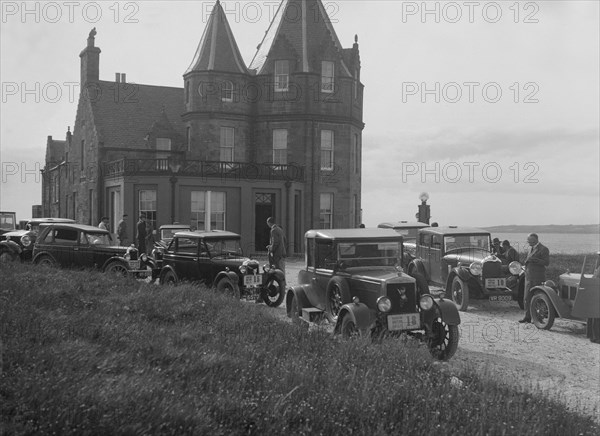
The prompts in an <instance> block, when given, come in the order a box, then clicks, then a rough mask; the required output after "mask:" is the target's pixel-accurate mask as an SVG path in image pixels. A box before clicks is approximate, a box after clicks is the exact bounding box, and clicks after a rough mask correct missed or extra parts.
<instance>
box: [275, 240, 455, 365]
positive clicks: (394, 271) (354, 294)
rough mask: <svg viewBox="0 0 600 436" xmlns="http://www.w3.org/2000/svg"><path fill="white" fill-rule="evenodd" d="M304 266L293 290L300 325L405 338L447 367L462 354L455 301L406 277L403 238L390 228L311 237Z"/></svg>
mask: <svg viewBox="0 0 600 436" xmlns="http://www.w3.org/2000/svg"><path fill="white" fill-rule="evenodd" d="M305 237H306V266H305V267H304V268H303V269H302V270H301V271H300V272H299V274H298V283H299V285H298V286H294V287H292V288H290V289H288V292H287V295H286V307H287V313H288V316H289V317H291V318H292V319H293V320H294V321H295V322H296V323H303V322H312V321H316V320H319V319H321V318H323V316H322V315H324V317H325V318H326V319H327V320H328V321H329V322H330V323H332V324H334V326H335V327H334V332H335V333H336V334H342V335H343V336H346V337H348V336H354V335H357V334H360V335H368V336H371V337H381V336H385V335H388V334H392V335H396V334H400V333H407V334H410V335H412V336H415V337H417V338H419V339H421V340H423V341H425V342H426V343H427V345H428V346H429V349H430V351H431V353H432V355H433V356H434V357H436V358H438V359H440V360H447V359H449V358H450V357H452V355H453V354H454V353H455V352H456V349H457V347H458V335H459V333H458V324H459V323H460V316H459V314H458V310H457V309H456V306H455V305H454V303H452V302H451V301H448V300H445V299H444V298H443V297H442V298H437V297H433V296H432V295H430V294H429V293H428V292H427V289H421V288H418V287H417V283H416V281H415V279H414V278H413V277H411V276H409V275H407V274H405V273H404V272H403V271H402V268H401V266H400V259H401V256H402V236H401V235H399V234H398V233H396V232H395V231H393V230H389V229H335V230H309V231H308V232H307V233H306V235H305Z"/></svg>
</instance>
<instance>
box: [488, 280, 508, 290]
mask: <svg viewBox="0 0 600 436" xmlns="http://www.w3.org/2000/svg"><path fill="white" fill-rule="evenodd" d="M485 287H486V288H506V279H505V278H500V279H485Z"/></svg>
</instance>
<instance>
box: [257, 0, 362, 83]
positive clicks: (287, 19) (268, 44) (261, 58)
mask: <svg viewBox="0 0 600 436" xmlns="http://www.w3.org/2000/svg"><path fill="white" fill-rule="evenodd" d="M281 38H285V39H286V40H287V42H288V43H289V44H290V45H291V46H292V47H293V48H294V50H295V52H296V53H297V55H298V56H299V61H300V71H301V72H319V73H320V65H319V70H318V71H314V70H315V66H311V65H310V59H311V58H312V57H313V56H311V54H312V53H315V52H320V51H321V50H322V42H323V40H326V39H329V40H331V42H332V43H333V45H334V47H335V49H336V50H337V51H338V55H339V61H340V63H341V65H342V68H341V72H340V73H341V74H344V75H346V76H352V74H350V71H349V70H348V67H347V66H346V63H345V61H344V57H343V50H344V49H343V47H342V44H341V43H340V41H339V39H338V37H337V34H336V33H335V30H334V28H333V25H332V24H331V20H330V18H329V16H328V15H327V12H326V11H325V8H324V7H323V3H322V2H321V0H283V1H282V2H281V4H280V5H279V9H277V12H276V13H275V16H274V17H273V21H272V22H271V24H270V26H269V29H268V30H267V32H266V33H265V36H264V38H263V40H262V42H261V43H260V45H259V46H258V49H257V51H256V53H255V55H254V58H253V59H252V62H251V63H250V67H249V68H250V69H251V70H254V71H256V74H265V73H267V71H265V67H266V65H267V60H268V59H269V57H270V55H271V51H272V48H273V47H274V46H275V45H276V44H277V43H278V42H279V40H280V39H281Z"/></svg>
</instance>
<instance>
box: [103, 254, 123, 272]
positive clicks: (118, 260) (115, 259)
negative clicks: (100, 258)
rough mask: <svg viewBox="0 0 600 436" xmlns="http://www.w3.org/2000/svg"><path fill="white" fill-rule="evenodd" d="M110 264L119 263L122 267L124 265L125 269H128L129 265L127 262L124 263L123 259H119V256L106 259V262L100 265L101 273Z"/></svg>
mask: <svg viewBox="0 0 600 436" xmlns="http://www.w3.org/2000/svg"><path fill="white" fill-rule="evenodd" d="M112 262H120V263H122V264H123V265H125V267H127V269H129V264H128V263H127V262H125V259H123V258H122V257H119V256H113V257H111V258H110V259H108V260H107V261H106V262H104V264H103V265H102V271H104V270H105V269H106V267H107V266H108V264H110V263H112Z"/></svg>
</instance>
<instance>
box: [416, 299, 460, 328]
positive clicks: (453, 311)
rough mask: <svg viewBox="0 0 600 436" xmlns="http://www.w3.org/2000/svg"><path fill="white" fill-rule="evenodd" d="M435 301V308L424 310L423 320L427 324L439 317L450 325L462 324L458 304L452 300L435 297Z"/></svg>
mask: <svg viewBox="0 0 600 436" xmlns="http://www.w3.org/2000/svg"><path fill="white" fill-rule="evenodd" d="M433 303H434V305H435V306H434V308H432V309H431V310H425V311H423V320H424V321H425V323H426V324H429V325H431V323H432V322H433V320H434V319H436V318H437V317H440V318H442V320H443V321H444V322H445V323H446V324H448V325H459V324H460V314H459V313H458V308H457V307H456V304H454V302H453V301H452V300H447V299H445V298H434V299H433Z"/></svg>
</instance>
